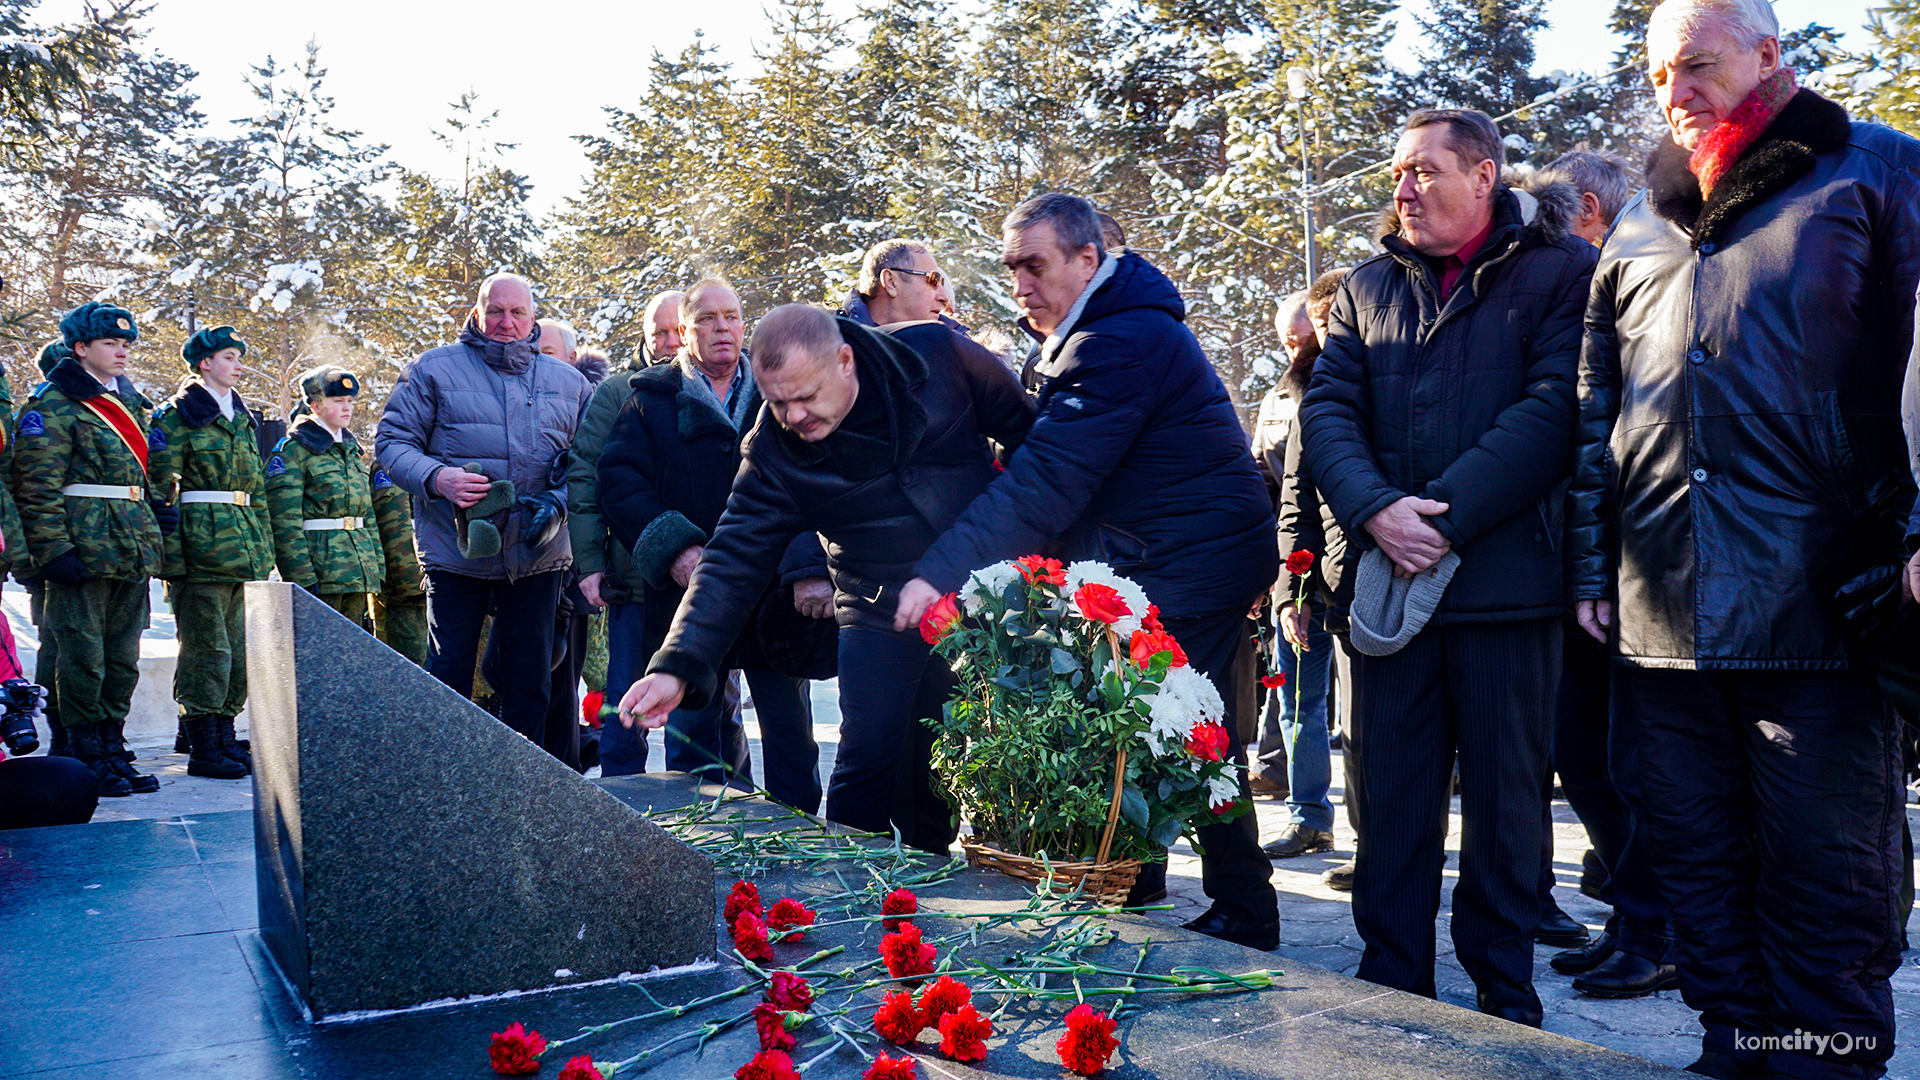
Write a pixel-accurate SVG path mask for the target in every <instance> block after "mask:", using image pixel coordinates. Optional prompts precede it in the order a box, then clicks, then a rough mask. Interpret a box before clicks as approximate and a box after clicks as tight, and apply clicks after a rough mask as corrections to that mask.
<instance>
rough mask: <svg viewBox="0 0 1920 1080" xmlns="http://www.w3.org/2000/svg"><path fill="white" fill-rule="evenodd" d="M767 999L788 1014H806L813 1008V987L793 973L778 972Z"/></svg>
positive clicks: (775, 974) (768, 991)
mask: <svg viewBox="0 0 1920 1080" xmlns="http://www.w3.org/2000/svg"><path fill="white" fill-rule="evenodd" d="M766 999H767V1000H768V1001H771V1002H773V1003H774V1004H775V1005H778V1006H780V1007H781V1008H782V1009H785V1010H787V1011H788V1012H806V1011H807V1010H808V1009H811V1008H813V986H812V984H810V983H808V982H807V980H805V979H803V978H801V977H800V976H798V975H795V974H794V973H793V972H791V971H776V972H774V973H773V983H772V985H770V986H768V987H767V994H766Z"/></svg>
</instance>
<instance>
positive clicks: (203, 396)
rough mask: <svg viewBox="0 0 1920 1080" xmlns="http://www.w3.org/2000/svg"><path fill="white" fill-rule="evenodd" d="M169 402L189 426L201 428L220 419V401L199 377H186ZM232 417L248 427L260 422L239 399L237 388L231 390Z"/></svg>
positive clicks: (256, 425) (257, 424) (255, 425)
mask: <svg viewBox="0 0 1920 1080" xmlns="http://www.w3.org/2000/svg"><path fill="white" fill-rule="evenodd" d="M169 404H171V405H172V406H173V407H174V409H175V410H176V411H177V412H179V414H180V419H181V420H182V421H184V422H185V423H186V425H187V426H188V427H190V428H203V427H206V426H207V425H208V424H211V423H213V422H214V421H215V420H218V419H220V403H219V402H218V401H215V400H214V399H213V392H212V391H210V390H208V389H207V385H206V384H205V383H203V382H201V381H200V380H199V379H188V380H187V382H186V385H184V386H182V387H181V388H180V392H179V393H177V394H175V395H173V401H172V402H170V403H169ZM233 418H234V419H235V420H240V421H242V422H244V423H246V424H247V425H248V426H250V427H258V426H259V423H260V421H259V418H258V417H256V416H254V415H253V410H252V409H249V408H247V403H246V402H245V401H242V400H241V399H240V391H238V390H235V391H234V392H233Z"/></svg>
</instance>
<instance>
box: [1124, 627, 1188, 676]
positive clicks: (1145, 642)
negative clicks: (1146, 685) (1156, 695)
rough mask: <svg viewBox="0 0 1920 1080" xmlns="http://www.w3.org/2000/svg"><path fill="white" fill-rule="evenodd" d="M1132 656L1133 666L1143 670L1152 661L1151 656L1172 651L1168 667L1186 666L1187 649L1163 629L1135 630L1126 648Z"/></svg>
mask: <svg viewBox="0 0 1920 1080" xmlns="http://www.w3.org/2000/svg"><path fill="white" fill-rule="evenodd" d="M1127 651H1128V652H1129V653H1131V654H1132V656H1133V663H1134V666H1135V667H1138V668H1140V669H1142V670H1145V669H1146V668H1147V666H1148V665H1150V664H1152V663H1153V658H1154V657H1156V656H1158V655H1160V654H1161V653H1163V652H1166V653H1172V654H1173V659H1171V660H1169V661H1168V662H1167V666H1168V667H1170V668H1177V667H1186V666H1187V651H1186V650H1185V649H1182V648H1181V647H1180V643H1179V642H1177V641H1175V640H1173V635H1172V634H1169V633H1167V632H1166V631H1165V630H1135V631H1134V632H1133V640H1132V641H1131V642H1130V643H1129V647H1128V649H1127Z"/></svg>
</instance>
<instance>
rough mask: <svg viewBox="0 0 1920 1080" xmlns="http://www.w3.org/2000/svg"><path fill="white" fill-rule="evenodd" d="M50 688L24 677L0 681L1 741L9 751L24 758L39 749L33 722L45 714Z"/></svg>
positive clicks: (38, 740)
mask: <svg viewBox="0 0 1920 1080" xmlns="http://www.w3.org/2000/svg"><path fill="white" fill-rule="evenodd" d="M46 701H47V688H46V687H44V686H40V685H38V684H36V683H30V682H28V681H27V680H25V679H8V680H7V681H6V682H3V683H0V741H4V742H5V743H6V744H7V753H9V754H12V755H14V756H16V757H22V756H25V755H27V754H31V753H33V752H34V751H35V750H38V749H40V733H39V732H38V730H36V729H35V728H34V721H36V720H38V719H40V717H41V716H43V715H45V713H46V709H45V705H46Z"/></svg>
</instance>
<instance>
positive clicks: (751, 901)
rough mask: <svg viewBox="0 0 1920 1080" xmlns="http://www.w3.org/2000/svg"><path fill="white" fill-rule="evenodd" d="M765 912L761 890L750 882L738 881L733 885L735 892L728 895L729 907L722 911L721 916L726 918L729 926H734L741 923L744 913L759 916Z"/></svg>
mask: <svg viewBox="0 0 1920 1080" xmlns="http://www.w3.org/2000/svg"><path fill="white" fill-rule="evenodd" d="M765 910H766V909H765V908H763V907H762V906H761V905H760V890H759V889H757V888H755V887H754V886H753V885H752V884H751V883H750V882H745V881H736V882H734V883H733V891H732V892H729V893H728V894H727V906H726V907H725V908H723V909H721V914H722V915H724V916H725V918H726V920H727V925H728V926H732V925H733V924H734V923H736V922H738V921H740V913H741V912H743V911H751V912H753V913H754V914H755V915H759V914H761V913H762V912H764V911H765Z"/></svg>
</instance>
